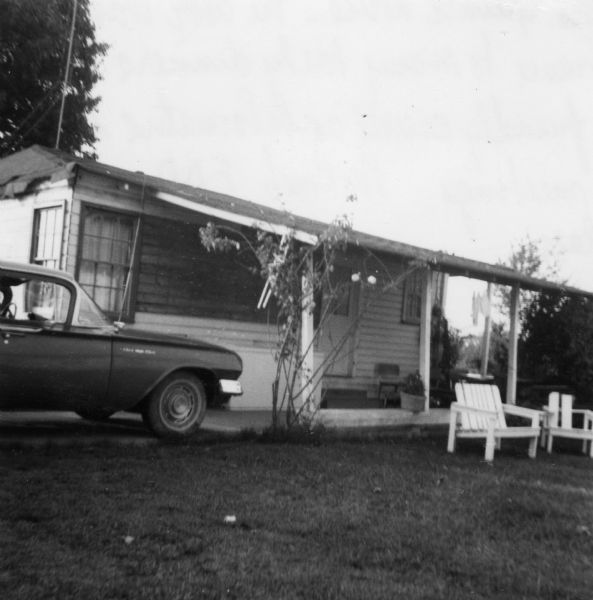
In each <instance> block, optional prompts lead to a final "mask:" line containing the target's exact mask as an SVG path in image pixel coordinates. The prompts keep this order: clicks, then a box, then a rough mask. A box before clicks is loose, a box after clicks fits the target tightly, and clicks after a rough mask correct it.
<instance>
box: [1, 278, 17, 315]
mask: <svg viewBox="0 0 593 600" xmlns="http://www.w3.org/2000/svg"><path fill="white" fill-rule="evenodd" d="M0 292H2V302H1V303H0V317H4V318H5V319H14V318H15V316H16V306H15V305H14V304H12V289H11V288H10V286H2V287H0ZM11 306H12V307H13V310H11V308H10V307H11Z"/></svg>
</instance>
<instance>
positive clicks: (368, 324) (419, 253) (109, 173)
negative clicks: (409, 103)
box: [0, 146, 593, 420]
mask: <svg viewBox="0 0 593 600" xmlns="http://www.w3.org/2000/svg"><path fill="white" fill-rule="evenodd" d="M208 222H215V223H218V224H222V225H224V224H227V225H231V226H233V227H234V228H240V229H241V230H242V231H244V232H246V233H248V232H250V231H253V230H254V229H256V228H261V229H264V230H268V231H270V232H273V233H277V234H279V235H280V234H282V233H285V232H286V231H288V230H290V231H293V232H294V235H295V236H296V238H297V239H299V240H300V241H302V242H303V243H312V241H313V240H315V239H316V236H318V235H319V234H320V233H322V232H323V231H324V230H325V229H326V227H327V225H326V224H324V223H320V222H318V221H313V220H310V219H307V218H304V217H300V216H293V215H289V214H287V213H285V212H283V211H280V210H275V209H272V208H269V207H266V206H263V205H259V204H256V203H253V202H249V201H246V200H242V199H240V198H235V197H231V196H228V195H225V194H222V193H217V192H212V191H208V190H204V189H200V188H196V187H192V186H189V185H184V184H180V183H176V182H173V181H168V180H165V179H161V178H158V177H152V176H150V175H146V174H144V173H142V172H131V171H127V170H124V169H120V168H117V167H113V166H109V165H106V164H102V163H100V162H96V161H93V160H88V159H82V158H78V157H76V156H72V155H69V154H65V153H63V152H61V151H58V150H52V149H48V148H44V147H41V146H32V147H30V148H28V149H26V150H22V151H20V152H17V153H15V154H13V155H11V156H8V157H6V158H4V159H2V160H0V255H1V256H2V257H3V258H5V259H7V260H19V261H26V262H29V261H30V262H34V263H37V264H41V265H47V266H50V267H54V268H59V269H63V270H65V271H67V272H69V273H71V274H73V275H74V276H75V277H76V278H77V280H78V281H79V282H80V283H81V284H82V285H83V286H84V287H85V289H86V290H87V291H88V292H89V293H90V295H91V296H92V297H93V298H94V299H95V301H96V302H97V303H98V304H99V306H100V307H101V308H102V309H103V310H104V311H105V312H107V313H108V314H110V315H111V316H112V317H114V319H119V320H124V321H126V322H127V323H128V326H129V327H142V328H150V329H154V330H160V331H163V332H167V333H175V334H181V335H189V336H195V337H198V338H204V339H207V340H209V341H213V342H216V343H219V344H221V345H224V346H227V347H230V348H232V349H233V350H235V351H237V352H238V353H239V354H240V355H241V356H242V358H243V361H244V374H243V377H242V382H243V387H244V390H245V393H244V396H243V397H242V398H239V399H233V401H232V402H233V405H232V406H231V408H233V407H235V406H236V407H239V408H252V409H266V408H270V406H271V383H272V380H273V375H272V374H273V370H274V358H273V349H274V341H275V333H274V331H273V328H271V326H270V324H269V315H268V313H267V311H266V310H261V309H258V308H257V305H258V299H259V298H260V295H261V292H262V286H263V283H264V282H263V281H262V280H261V279H260V278H259V277H257V276H254V275H253V274H251V273H249V272H248V271H247V270H246V269H243V268H240V267H239V266H238V265H237V261H236V257H234V256H232V255H228V254H216V253H208V252H207V251H206V250H205V249H204V248H203V247H202V245H201V243H200V236H199V227H201V226H204V225H206V224H207V223H208ZM349 248H350V249H349V251H348V252H347V259H346V260H345V261H344V264H343V265H341V270H342V271H343V277H344V278H345V280H348V279H349V278H350V276H351V274H352V273H355V272H357V271H358V270H359V268H360V265H359V261H360V260H361V257H360V252H359V249H360V248H364V249H365V250H367V251H370V252H372V253H373V254H374V255H376V256H377V257H379V258H380V261H381V264H383V265H386V268H387V269H388V270H389V271H390V272H391V273H392V274H393V276H394V277H397V275H398V274H401V273H403V272H404V271H405V270H406V269H407V265H408V264H409V263H410V261H420V262H421V263H422V264H423V265H424V268H423V269H416V270H414V271H413V272H411V273H410V275H409V276H408V277H407V279H406V280H405V281H404V282H403V285H401V286H398V287H396V288H391V289H389V290H388V291H386V292H381V291H380V290H379V287H380V286H377V287H376V288H375V289H372V288H370V287H364V288H362V287H360V286H356V285H351V286H350V292H349V297H348V298H347V299H346V300H347V301H346V302H344V303H341V310H340V311H339V314H338V312H336V315H335V318H334V322H333V325H332V326H335V327H336V328H339V327H344V326H346V325H347V324H348V323H349V322H351V320H352V319H355V318H356V319H357V326H356V329H355V332H354V334H353V335H352V336H351V339H349V342H348V344H349V346H348V351H347V352H346V354H345V356H344V357H343V358H342V359H340V360H338V361H336V363H335V364H334V365H333V366H332V368H331V369H329V370H328V371H327V372H325V373H324V375H323V382H322V388H323V389H324V390H326V392H328V393H327V395H326V404H325V405H324V406H327V410H328V411H330V412H331V411H333V410H339V408H337V407H340V406H342V410H343V408H344V407H347V406H348V405H349V404H348V403H349V402H350V404H351V405H354V404H353V403H355V404H356V407H357V408H358V411H357V414H358V415H362V414H364V409H365V408H366V409H367V411H368V413H367V414H369V415H375V416H377V415H378V417H377V418H380V419H382V420H385V419H386V418H387V415H388V414H390V415H395V416H392V418H393V419H396V420H397V418H400V417H399V416H397V415H398V414H400V415H401V413H402V412H405V411H398V410H397V409H395V410H391V409H387V410H383V411H381V412H380V411H378V410H376V409H377V407H378V406H379V404H378V402H377V398H378V385H379V377H378V375H377V368H378V366H379V365H385V364H387V365H397V366H398V367H399V372H400V374H401V376H404V375H406V374H407V373H410V372H414V371H416V370H418V371H419V372H420V373H421V374H422V375H423V378H424V380H425V381H426V382H429V380H430V370H431V357H430V332H431V312H432V308H433V306H434V305H437V306H439V305H441V306H442V304H443V301H444V298H445V296H446V288H447V281H448V278H449V277H452V276H453V277H454V276H464V277H470V278H475V279H479V280H484V281H488V282H493V283H497V284H503V285H507V286H510V287H511V288H512V291H513V296H512V297H513V308H512V327H511V347H510V357H509V373H508V381H507V389H506V397H507V401H508V402H514V399H515V393H516V392H515V390H516V374H517V368H516V361H517V343H516V340H517V331H518V328H517V325H518V293H519V290H520V289H530V290H561V291H563V292H565V293H567V294H576V295H585V296H588V297H590V298H593V293H589V292H585V291H582V290H578V289H574V288H568V287H563V286H559V285H558V284H555V283H552V282H548V281H545V280H540V279H534V278H530V277H526V276H525V275H523V274H521V273H518V272H516V271H514V270H512V269H509V268H506V267H502V266H497V265H491V264H486V263H483V262H478V261H474V260H470V259H466V258H462V257H459V256H455V255H451V254H446V253H443V252H434V251H430V250H427V249H423V248H418V247H415V246H412V245H408V244H403V243H400V242H397V241H394V240H389V239H384V238H380V237H376V236H372V235H368V234H365V233H361V232H354V233H353V236H352V240H351V244H350V247H349ZM365 294H376V295H377V297H376V298H374V299H373V300H374V301H373V302H372V303H371V304H368V306H369V309H368V310H367V311H366V313H365V314H363V315H357V310H359V307H360V306H361V305H362V300H363V298H361V296H362V295H365ZM367 299H368V298H367ZM314 326H315V324H314V319H313V317H312V316H311V317H310V318H305V319H304V320H303V335H304V336H309V339H310V336H311V332H312V330H313V327H314ZM329 343H331V340H330V337H329V336H328V335H326V334H325V333H322V335H321V336H320V338H319V340H318V343H317V347H316V355H313V356H312V359H311V360H313V361H316V360H319V356H321V355H323V352H324V351H325V350H326V348H325V347H324V344H329ZM309 366H311V365H309ZM340 390H342V392H343V393H342V395H340V394H339V393H338V392H339V391H340ZM332 393H333V394H334V395H333V396H332ZM428 393H429V392H428V391H427V396H426V411H425V413H424V414H427V413H428V409H429V404H428ZM349 394H350V396H349ZM340 398H341V399H342V402H343V404H340ZM318 401H321V398H319V399H318ZM360 409H363V412H360ZM351 412H353V411H351Z"/></svg>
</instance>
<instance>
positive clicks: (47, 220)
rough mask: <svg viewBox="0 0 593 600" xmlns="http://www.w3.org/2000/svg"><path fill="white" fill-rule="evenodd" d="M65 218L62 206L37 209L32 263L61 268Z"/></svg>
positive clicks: (34, 222)
mask: <svg viewBox="0 0 593 600" xmlns="http://www.w3.org/2000/svg"><path fill="white" fill-rule="evenodd" d="M63 220H64V219H63V209H62V207H61V206H50V207H47V208H38V209H36V210H35V216H34V220H33V247H32V249H31V262H32V263H34V264H36V265H42V266H44V267H49V268H51V269H59V267H60V253H61V250H62V224H63Z"/></svg>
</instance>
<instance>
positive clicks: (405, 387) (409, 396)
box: [400, 371, 425, 412]
mask: <svg viewBox="0 0 593 600" xmlns="http://www.w3.org/2000/svg"><path fill="white" fill-rule="evenodd" d="M400 398H401V407H402V408H403V409H404V410H411V411H412V412H420V411H423V410H424V401H425V398H424V382H423V381H422V376H421V375H420V373H419V372H418V371H416V372H415V373H410V374H409V375H407V376H406V377H405V379H404V382H403V384H402V386H401V391H400Z"/></svg>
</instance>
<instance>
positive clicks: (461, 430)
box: [447, 383, 544, 461]
mask: <svg viewBox="0 0 593 600" xmlns="http://www.w3.org/2000/svg"><path fill="white" fill-rule="evenodd" d="M455 397H456V400H457V401H456V402H453V404H451V418H450V422H449V441H448V444H447V450H448V451H449V452H455V442H456V439H457V438H484V439H485V440H486V450H485V453H484V459H485V460H487V461H491V460H493V459H494V449H495V447H496V448H500V442H501V440H502V438H528V439H529V440H530V441H529V452H528V454H529V457H530V458H535V456H536V453H537V439H538V437H539V434H540V431H541V427H540V422H541V420H542V419H543V415H544V413H543V411H539V410H532V409H530V408H523V407H520V406H514V405H510V404H503V402H502V400H501V398H500V392H499V390H498V387H496V386H495V385H484V384H479V383H457V384H455ZM505 414H510V415H516V416H519V417H523V418H525V419H528V420H529V421H530V425H529V426H527V427H510V426H508V425H507V422H506V419H505Z"/></svg>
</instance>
